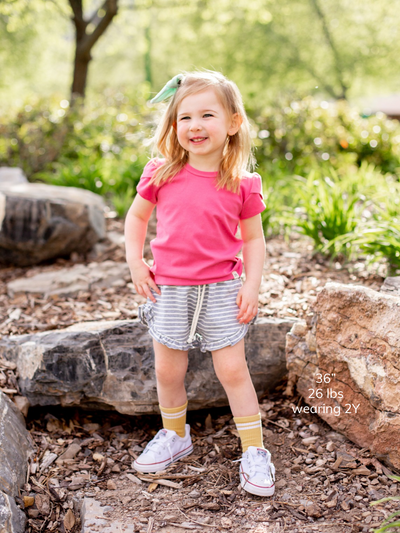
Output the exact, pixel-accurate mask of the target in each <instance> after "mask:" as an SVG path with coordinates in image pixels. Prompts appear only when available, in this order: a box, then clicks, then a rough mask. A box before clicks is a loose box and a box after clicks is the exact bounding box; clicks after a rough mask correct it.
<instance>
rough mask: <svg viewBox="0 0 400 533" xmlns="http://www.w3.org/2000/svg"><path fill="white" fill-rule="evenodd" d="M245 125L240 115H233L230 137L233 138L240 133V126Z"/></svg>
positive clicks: (229, 130) (229, 131)
mask: <svg viewBox="0 0 400 533" xmlns="http://www.w3.org/2000/svg"><path fill="white" fill-rule="evenodd" d="M242 123H243V117H242V115H240V114H239V113H235V114H234V115H232V122H231V127H230V128H229V129H228V135H229V136H231V137H232V136H233V135H235V133H237V132H238V131H239V128H240V126H241V125H242Z"/></svg>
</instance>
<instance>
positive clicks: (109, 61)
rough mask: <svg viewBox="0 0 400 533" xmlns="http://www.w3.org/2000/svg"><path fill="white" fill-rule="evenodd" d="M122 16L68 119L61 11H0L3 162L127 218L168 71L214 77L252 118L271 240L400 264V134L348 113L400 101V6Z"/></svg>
mask: <svg viewBox="0 0 400 533" xmlns="http://www.w3.org/2000/svg"><path fill="white" fill-rule="evenodd" d="M83 5H84V8H85V12H86V15H87V16H88V15H89V14H90V13H94V12H95V11H96V9H98V7H99V6H100V3H99V2H97V1H96V0H86V1H84V2H83ZM119 6H120V7H119V13H118V15H117V17H116V18H115V19H114V21H113V22H112V24H111V26H110V27H109V28H108V29H107V31H106V33H105V34H104V35H103V36H102V37H101V39H100V40H99V42H98V43H97V44H96V46H95V48H94V49H93V51H92V55H93V61H92V62H91V64H90V69H89V78H88V86H87V97H86V101H85V106H84V108H81V109H78V108H77V109H75V110H74V111H71V110H70V108H69V99H70V85H71V78H72V69H73V55H74V45H75V44H74V33H73V31H74V30H73V24H72V22H71V9H70V6H69V3H68V1H67V0H60V1H56V0H9V1H4V0H0V70H1V72H2V76H1V77H0V165H4V164H5V165H11V166H15V165H16V166H20V167H22V168H23V169H24V170H25V172H26V173H27V175H28V177H29V178H30V179H31V180H42V181H46V182H49V183H53V184H58V185H67V186H78V187H84V188H88V189H90V190H93V191H95V192H98V193H100V194H103V195H104V196H105V197H106V198H107V199H108V201H109V202H110V205H112V206H113V208H114V209H115V210H116V211H117V213H118V215H119V216H124V214H125V212H126V210H127V208H128V207H129V204H130V203H131V201H132V198H133V196H134V194H135V187H136V183H137V181H138V179H139V177H140V173H141V169H142V168H143V165H144V164H145V162H146V160H147V159H148V157H149V155H150V150H149V142H148V140H149V138H150V137H151V133H152V131H153V128H154V125H155V124H156V122H157V113H158V112H159V111H157V110H155V108H151V107H149V106H148V104H147V101H148V99H149V98H150V97H151V95H154V94H155V93H156V92H157V91H158V90H159V89H160V88H161V87H162V86H163V85H164V84H165V82H166V80H168V79H169V78H171V77H172V76H173V75H175V74H176V73H177V72H182V71H184V70H192V69H196V68H208V69H213V70H221V71H222V72H223V73H224V74H226V75H227V76H228V77H230V78H232V79H233V80H235V81H236V83H237V84H238V86H239V88H240V90H241V92H242V94H243V96H244V99H245V103H246V106H247V110H248V113H249V117H250V119H251V122H252V129H253V135H254V144H255V147H256V157H257V164H258V168H257V170H258V171H259V172H260V174H261V175H262V177H263V181H264V194H265V198H266V203H267V209H266V210H265V212H264V213H263V222H264V228H265V232H266V234H267V236H269V235H274V234H277V233H284V234H286V235H289V234H290V233H291V232H293V230H295V231H298V232H301V233H304V234H305V235H307V236H308V237H310V239H311V241H312V242H313V243H314V249H315V251H316V252H317V253H323V254H328V255H330V256H331V257H337V258H342V259H343V260H346V259H348V258H355V257H364V258H366V259H367V260H368V261H370V262H373V261H376V260H378V261H381V260H384V261H385V262H386V264H387V266H388V271H390V272H394V271H396V270H397V269H398V268H400V245H399V244H398V243H399V242H400V229H399V224H400V208H399V192H400V191H399V173H400V129H399V124H398V122H397V121H392V120H388V119H387V118H386V117H385V116H384V115H383V114H379V113H378V114H376V115H372V116H370V117H363V116H362V115H361V114H360V111H359V109H360V107H359V108H358V109H357V106H356V107H355V106H354V105H349V103H348V102H350V103H351V104H354V103H355V104H357V103H358V104H360V103H362V102H363V98H365V97H368V96H371V95H376V94H379V93H385V94H388V93H390V92H396V91H398V89H399V84H400V79H399V77H398V72H399V71H400V53H399V52H400V49H399V48H400V39H399V31H400V9H398V8H399V7H400V0H375V1H372V0H366V1H365V0H353V1H352V2H347V1H345V0H280V1H279V2H278V1H277V0H253V1H252V2H248V0H236V1H235V2H231V1H230V0H191V1H189V2H183V0H157V1H156V0H135V1H134V0H120V2H119ZM89 29H90V28H89Z"/></svg>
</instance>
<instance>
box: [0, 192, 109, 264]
mask: <svg viewBox="0 0 400 533" xmlns="http://www.w3.org/2000/svg"><path fill="white" fill-rule="evenodd" d="M104 237H105V219H104V202H103V199H102V198H101V197H100V196H99V195H97V194H94V193H92V192H90V191H86V190H84V189H77V188H75V187H56V186H53V185H44V184H39V183H20V184H16V185H12V184H10V183H1V182H0V264H14V265H19V266H28V265H34V264H37V263H40V262H41V261H45V260H47V259H52V258H55V257H59V256H67V255H69V254H70V253H71V252H78V253H85V252H87V251H89V250H90V249H91V248H92V247H93V245H94V244H95V243H96V242H97V241H98V240H100V239H103V238H104Z"/></svg>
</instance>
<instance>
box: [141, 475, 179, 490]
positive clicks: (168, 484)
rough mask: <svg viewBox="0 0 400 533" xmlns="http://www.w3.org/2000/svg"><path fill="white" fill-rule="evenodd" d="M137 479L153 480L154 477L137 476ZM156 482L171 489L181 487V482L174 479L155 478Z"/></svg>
mask: <svg viewBox="0 0 400 533" xmlns="http://www.w3.org/2000/svg"><path fill="white" fill-rule="evenodd" d="M139 479H141V480H142V481H150V482H154V479H152V478H148V477H144V476H139ZM157 483H158V484H159V485H164V487H171V488H173V489H181V488H182V484H181V483H175V482H174V481H170V480H169V479H157Z"/></svg>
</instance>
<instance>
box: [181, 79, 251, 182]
mask: <svg viewBox="0 0 400 533" xmlns="http://www.w3.org/2000/svg"><path fill="white" fill-rule="evenodd" d="M239 127H240V118H239V115H237V114H235V115H231V116H230V115H229V114H228V113H227V111H226V110H225V108H224V106H223V105H222V103H221V102H220V100H219V98H218V95H217V93H216V91H215V90H214V89H207V90H205V91H202V92H200V93H195V94H192V95H189V96H187V97H186V98H184V99H183V100H182V102H181V103H180V105H179V107H178V116H177V127H176V131H177V136H178V142H179V144H180V145H181V146H182V148H184V149H185V150H186V151H187V152H188V154H189V161H188V163H189V165H191V166H193V167H194V168H197V169H198V170H204V171H206V172H207V171H216V170H218V169H219V165H220V162H221V159H222V154H223V151H224V147H225V143H226V140H227V138H228V136H230V135H234V134H235V133H236V132H237V130H238V129H239Z"/></svg>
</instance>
